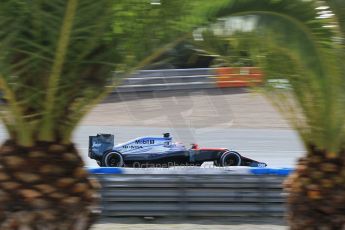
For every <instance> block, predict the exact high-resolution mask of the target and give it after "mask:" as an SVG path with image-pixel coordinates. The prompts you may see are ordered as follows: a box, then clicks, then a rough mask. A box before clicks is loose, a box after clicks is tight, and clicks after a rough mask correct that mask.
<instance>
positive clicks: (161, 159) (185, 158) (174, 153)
mask: <svg viewBox="0 0 345 230" xmlns="http://www.w3.org/2000/svg"><path fill="white" fill-rule="evenodd" d="M89 157H90V158H91V159H94V160H96V161H97V163H98V165H99V166H101V167H172V166H200V165H201V164H202V163H204V162H206V161H213V162H214V164H215V165H216V166H251V167H266V166H267V164H266V163H263V162H258V161H255V160H253V159H250V158H247V157H244V156H241V155H240V154H239V153H238V152H235V151H231V150H229V149H226V148H199V147H198V145H196V144H193V145H192V147H191V148H186V147H185V146H184V145H183V144H181V143H176V142H175V143H174V142H173V141H172V137H171V136H170V134H169V133H165V134H163V136H145V137H138V138H135V139H132V140H130V141H127V142H125V143H121V144H117V145H114V135H112V134H97V135H96V136H90V137H89Z"/></svg>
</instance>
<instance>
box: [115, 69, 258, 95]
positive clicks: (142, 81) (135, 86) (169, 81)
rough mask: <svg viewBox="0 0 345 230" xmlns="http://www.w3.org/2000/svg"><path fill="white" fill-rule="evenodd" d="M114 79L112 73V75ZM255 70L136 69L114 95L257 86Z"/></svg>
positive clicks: (256, 71) (256, 72)
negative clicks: (253, 84)
mask: <svg viewBox="0 0 345 230" xmlns="http://www.w3.org/2000/svg"><path fill="white" fill-rule="evenodd" d="M115 77H116V74H115ZM261 77H262V74H261V71H260V70H259V69H258V68H255V67H238V68H196V69H161V70H140V71H138V72H137V73H135V74H132V75H130V76H128V77H127V78H126V79H125V80H124V81H123V82H122V85H121V86H119V87H118V88H117V90H116V91H117V92H118V93H126V92H144V91H165V90H188V89H210V88H227V87H246V86H250V85H252V83H255V84H256V83H260V82H261V81H262V80H261Z"/></svg>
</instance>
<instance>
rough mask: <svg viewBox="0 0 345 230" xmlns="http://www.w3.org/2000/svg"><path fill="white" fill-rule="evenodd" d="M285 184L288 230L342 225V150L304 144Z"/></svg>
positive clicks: (334, 228) (344, 211)
mask: <svg viewBox="0 0 345 230" xmlns="http://www.w3.org/2000/svg"><path fill="white" fill-rule="evenodd" d="M308 152H309V153H308V156H307V157H305V158H302V159H300V161H299V163H298V165H297V168H296V171H295V172H294V173H293V174H292V175H290V176H289V178H288V179H287V181H286V182H285V187H286V189H287V191H288V192H289V196H288V200H287V205H288V221H289V224H290V227H291V229H292V230H308V229H313V230H317V229H322V230H343V229H345V151H344V150H342V151H341V152H339V153H334V152H326V151H320V150H318V149H316V148H315V147H314V146H310V147H309V148H308Z"/></svg>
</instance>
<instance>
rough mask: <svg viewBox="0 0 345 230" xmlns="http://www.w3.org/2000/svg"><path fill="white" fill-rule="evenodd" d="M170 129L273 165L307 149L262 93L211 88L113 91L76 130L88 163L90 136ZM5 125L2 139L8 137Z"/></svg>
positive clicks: (123, 136)
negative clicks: (191, 90)
mask: <svg viewBox="0 0 345 230" xmlns="http://www.w3.org/2000/svg"><path fill="white" fill-rule="evenodd" d="M166 132H170V133H171V134H172V136H173V138H174V140H175V141H177V142H182V143H184V144H185V145H186V146H189V145H190V144H192V143H198V144H199V146H200V147H224V148H229V149H231V150H235V151H238V152H239V153H240V154H242V155H244V156H246V157H250V158H253V159H256V160H258V161H263V162H266V163H267V164H268V166H270V167H293V166H294V163H295V162H296V160H297V159H298V158H299V157H301V156H302V155H303V154H304V152H305V150H304V148H303V145H302V143H301V142H300V140H299V137H298V135H297V134H296V132H295V131H293V130H292V129H291V127H289V125H288V124H287V122H286V121H285V120H284V119H283V118H282V116H281V115H280V114H279V113H278V112H277V111H276V110H275V109H274V108H273V107H272V106H271V105H270V103H269V102H268V100H267V99H266V98H265V97H263V96H262V95H260V94H255V93H248V92H247V91H244V90H229V91H224V90H223V91H220V90H213V91H212V90H207V91H194V92H179V93H176V92H164V93H155V94H153V93H146V94H145V93H141V94H123V95H112V96H110V97H109V98H108V99H107V100H106V101H104V102H103V103H101V104H100V105H98V106H97V107H96V108H94V109H93V110H92V111H91V113H90V114H89V115H88V116H87V117H86V118H85V119H84V120H83V122H82V123H81V124H80V126H79V127H78V128H77V130H76V131H75V133H74V137H73V141H74V142H75V143H76V145H77V148H78V149H79V151H80V153H81V155H82V157H83V159H84V160H85V163H86V166H90V167H98V165H97V164H96V162H95V161H94V160H91V159H89V158H88V157H87V151H88V136H89V135H95V134H97V133H111V134H114V135H115V142H116V143H121V142H124V141H127V140H129V139H131V138H135V137H139V136H146V135H161V134H162V133H166ZM6 136H7V135H6V133H5V130H4V129H3V127H1V128H0V141H4V140H5V139H6Z"/></svg>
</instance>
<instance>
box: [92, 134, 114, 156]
mask: <svg viewBox="0 0 345 230" xmlns="http://www.w3.org/2000/svg"><path fill="white" fill-rule="evenodd" d="M113 147H114V135H112V134H103V133H102V134H97V135H96V136H89V157H90V158H91V159H96V158H99V157H101V156H102V155H103V153H104V152H106V151H108V150H111V149H113Z"/></svg>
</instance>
